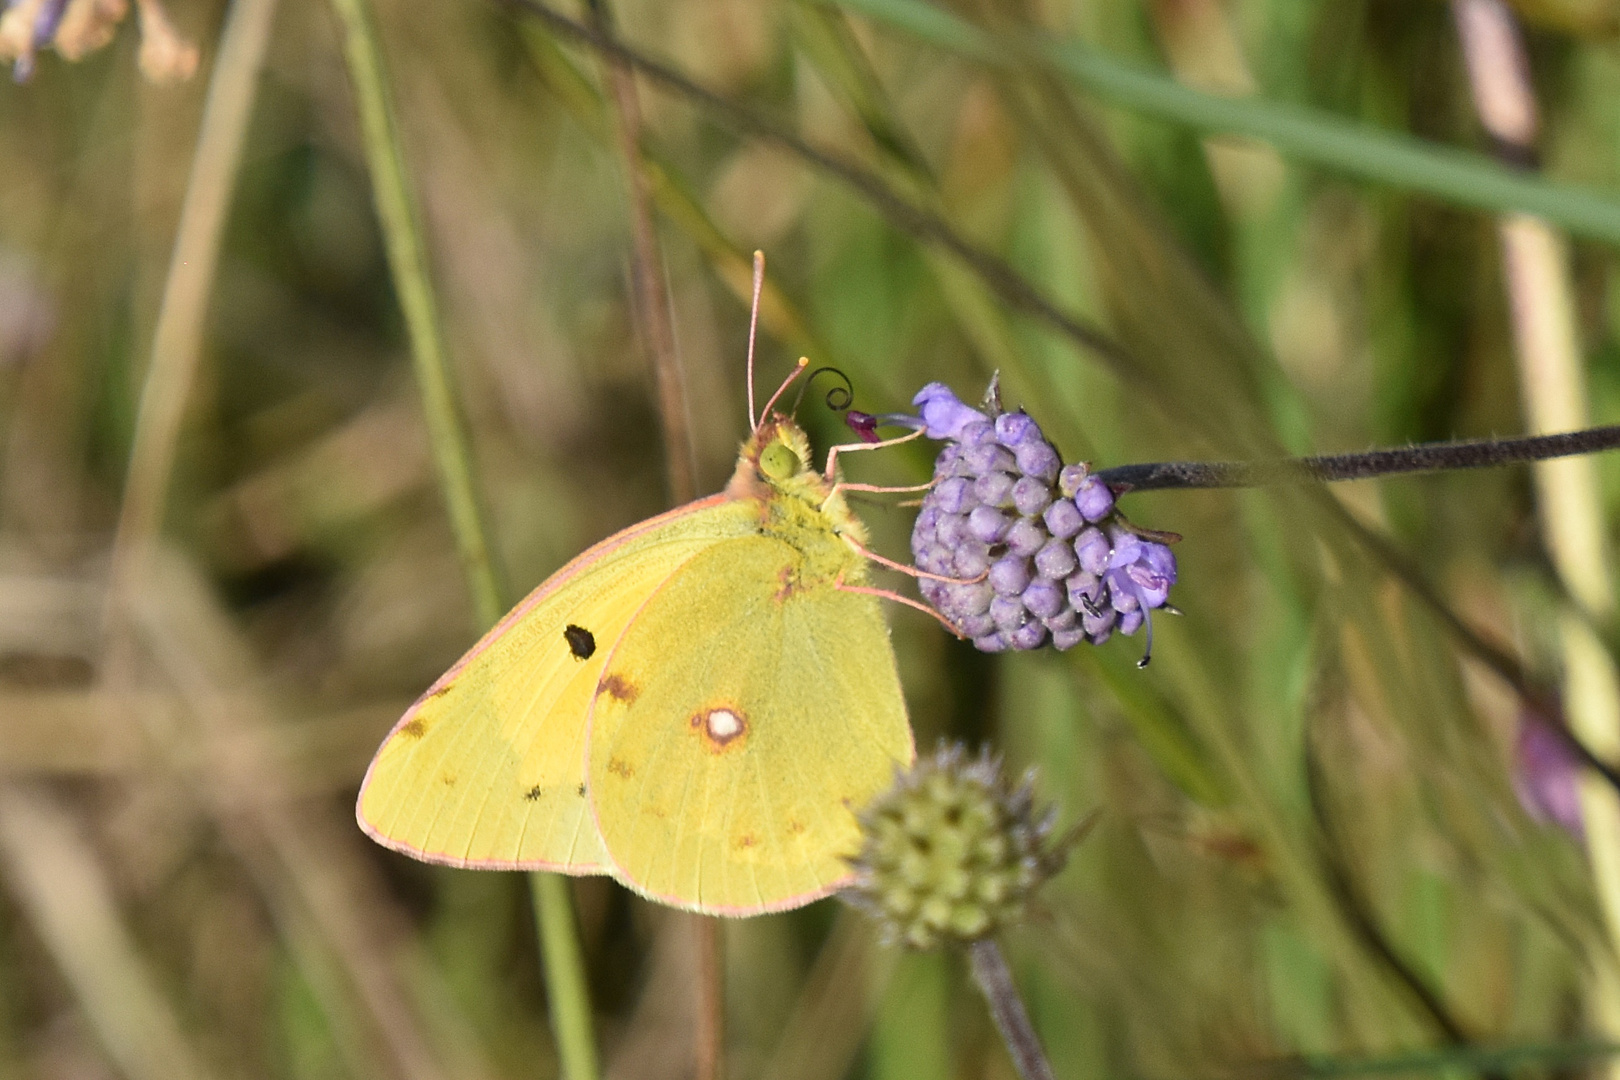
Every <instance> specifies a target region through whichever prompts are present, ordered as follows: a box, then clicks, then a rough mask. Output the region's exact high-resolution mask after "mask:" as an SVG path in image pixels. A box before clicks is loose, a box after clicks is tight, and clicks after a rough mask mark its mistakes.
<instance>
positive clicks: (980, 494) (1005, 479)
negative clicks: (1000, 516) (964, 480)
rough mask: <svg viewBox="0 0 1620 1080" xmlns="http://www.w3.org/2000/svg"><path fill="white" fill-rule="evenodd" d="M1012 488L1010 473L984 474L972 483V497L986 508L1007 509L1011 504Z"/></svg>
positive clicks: (1012, 482)
mask: <svg viewBox="0 0 1620 1080" xmlns="http://www.w3.org/2000/svg"><path fill="white" fill-rule="evenodd" d="M1013 487H1014V481H1013V478H1012V475H1011V474H1010V473H1004V472H992V473H985V474H984V475H983V476H981V477H979V478H978V479H977V480H975V481H973V497H974V498H976V499H978V500H979V501H980V502H981V503H983V504H984V505H986V506H1001V507H1007V506H1011V505H1012V504H1013V498H1012V492H1013Z"/></svg>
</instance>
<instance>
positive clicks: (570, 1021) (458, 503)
mask: <svg viewBox="0 0 1620 1080" xmlns="http://www.w3.org/2000/svg"><path fill="white" fill-rule="evenodd" d="M332 7H333V9H334V10H335V11H336V13H337V16H338V19H339V21H340V22H341V23H342V25H343V41H344V54H345V56H346V58H347V60H348V65H349V78H350V80H351V81H352V83H353V85H354V94H355V103H356V106H357V108H358V110H359V114H360V131H361V138H362V141H363V142H364V144H365V152H366V163H367V165H368V167H369V169H370V172H371V184H372V195H373V198H374V199H375V201H376V206H377V217H378V221H379V224H380V225H381V227H382V233H383V240H384V244H385V246H386V249H387V253H388V268H389V272H390V274H391V275H392V277H393V282H394V290H395V292H396V293H397V294H398V296H399V303H400V308H401V309H402V310H403V313H404V315H405V325H406V329H407V332H408V335H409V338H410V348H411V360H412V364H413V366H414V368H415V371H416V380H417V385H418V389H419V390H420V392H421V395H422V411H423V413H424V415H425V416H426V419H427V426H428V437H429V439H430V441H431V443H432V446H433V456H434V462H435V464H436V466H437V468H438V473H439V485H440V487H441V489H442V490H443V492H444V498H445V502H446V504H447V506H448V509H449V513H450V527H451V530H452V532H453V533H454V535H455V539H456V550H457V552H458V554H459V555H460V557H461V564H462V571H463V572H464V573H465V574H466V577H467V583H468V587H469V588H470V589H471V591H472V597H473V606H474V610H475V611H476V613H477V616H478V621H479V623H480V624H481V625H483V626H492V625H494V624H495V622H496V620H497V619H499V618H500V616H501V612H502V611H503V610H504V609H505V598H504V595H503V593H504V590H503V588H502V586H501V582H500V576H499V574H498V572H497V570H496V566H495V562H494V559H493V557H492V556H491V551H490V545H489V531H488V529H487V528H486V526H485V524H484V514H483V509H482V507H481V506H480V505H479V501H478V497H477V493H476V490H475V488H474V486H473V478H472V454H471V451H470V449H469V440H468V437H467V431H466V428H465V425H464V424H463V422H462V417H461V412H460V407H459V405H458V404H457V401H456V394H455V384H454V382H453V381H452V379H451V376H450V371H449V366H448V364H447V363H446V360H445V350H444V337H443V333H442V330H441V327H440V323H439V313H438V306H437V304H436V302H435V299H434V292H433V283H432V280H431V278H430V277H429V275H428V268H427V254H426V251H425V249H424V246H423V242H422V230H421V227H420V224H419V219H418V217H417V213H416V207H415V204H414V202H413V199H412V194H411V191H410V185H409V183H408V181H407V178H406V175H405V163H404V155H403V154H402V152H401V149H400V142H399V132H398V128H397V126H396V124H395V122H394V115H393V108H392V105H391V103H390V99H389V91H388V83H387V78H386V76H385V73H384V69H383V59H382V51H381V48H380V47H379V45H378V41H377V33H376V29H375V27H374V26H373V24H372V21H371V13H370V10H369V9H368V7H367V5H366V0H332ZM531 884H532V890H531V891H532V895H533V897H534V907H535V919H536V925H537V927H538V929H539V934H540V946H541V959H542V963H543V965H544V968H545V979H546V989H547V991H548V996H549V1000H550V1006H551V1023H552V1029H553V1031H554V1032H555V1034H556V1038H557V1053H558V1057H559V1058H560V1059H561V1062H562V1074H563V1076H565V1077H567V1078H568V1080H594V1078H595V1076H596V1072H597V1070H596V1046H595V1037H594V1035H593V1033H592V1030H591V1006H590V993H589V989H588V988H587V985H586V981H585V966H584V962H583V960H582V958H581V954H580V948H579V940H578V937H577V931H576V928H575V924H574V918H573V904H572V898H571V896H570V894H569V892H568V885H567V882H565V881H563V880H562V879H561V878H558V877H555V876H554V875H549V874H536V875H534V876H533V879H532V882H531Z"/></svg>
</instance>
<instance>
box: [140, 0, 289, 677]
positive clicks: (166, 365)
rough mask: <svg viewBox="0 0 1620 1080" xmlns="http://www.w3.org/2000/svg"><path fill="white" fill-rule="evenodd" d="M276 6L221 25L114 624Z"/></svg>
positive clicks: (188, 361) (165, 485)
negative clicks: (217, 51) (222, 26)
mask: <svg viewBox="0 0 1620 1080" xmlns="http://www.w3.org/2000/svg"><path fill="white" fill-rule="evenodd" d="M275 11H276V0H238V2H237V3H233V4H232V5H231V6H230V7H229V8H228V9H227V12H226V16H225V25H224V28H223V29H222V30H221V33H220V39H219V53H218V55H217V56H216V57H215V58H214V64H213V71H212V74H211V75H210V76H209V80H208V96H207V100H206V102H205V104H204V106H203V116H202V125H201V127H200V128H199V130H198V133H197V148H196V150H195V151H194V152H193V154H192V158H191V171H190V174H189V175H188V176H187V178H186V193H185V197H184V200H183V201H182V202H181V205H180V222H179V226H178V228H177V229H176V232H175V238H174V251H173V253H172V254H171V255H170V257H169V269H168V275H167V277H166V278H165V279H164V283H163V299H162V301H161V304H160V306H159V308H158V316H157V325H156V327H155V328H154V331H153V334H152V357H151V360H150V361H149V362H148V364H147V368H146V376H145V379H144V381H143V383H142V386H141V397H140V404H139V406H138V407H137V411H136V416H135V434H134V440H133V442H132V444H131V446H130V452H129V467H128V471H127V473H126V476H125V481H124V493H123V500H122V502H121V503H120V504H119V508H118V526H117V530H116V532H115V533H114V534H113V545H112V559H111V561H112V567H111V584H110V587H109V589H108V598H109V603H110V608H109V614H110V616H111V620H110V622H111V624H113V625H116V624H117V622H118V620H119V615H118V610H117V609H118V607H119V606H120V605H121V604H122V603H123V602H124V600H125V599H126V598H127V594H128V590H129V589H131V588H133V587H134V586H135V584H136V583H137V582H138V580H139V579H140V577H141V575H142V572H143V569H144V565H143V564H144V561H145V559H146V557H147V555H148V553H149V552H150V549H151V545H152V542H153V540H154V539H155V538H156V536H157V534H158V532H159V531H160V530H161V528H162V525H163V511H164V508H165V507H166V506H167V505H168V501H169V486H170V480H171V479H172V476H173V473H174V460H175V453H176V447H177V446H178V445H179V442H180V428H181V424H182V422H183V421H184V419H185V409H186V402H187V401H189V400H190V398H191V388H192V385H193V383H195V381H196V377H197V365H198V363H199V362H200V360H201V357H202V341H203V323H204V321H205V319H206V318H207V315H208V301H209V298H210V297H211V296H212V294H213V287H214V270H215V268H216V267H217V266H218V264H219V250H220V238H221V236H222V235H223V233H224V228H225V216H226V213H227V212H228V211H229V209H230V201H231V192H232V191H233V190H234V189H235V187H236V174H237V171H238V169H239V167H240V165H241V162H242V144H243V142H244V140H245V139H246V137H247V127H248V120H249V118H250V117H251V116H252V114H253V104H254V102H255V101H256V100H257V98H258V89H259V73H260V71H261V69H262V68H263V66H264V54H265V50H266V48H267V47H268V46H269V42H270V24H271V21H272V19H273V17H274V15H275ZM114 636H117V635H116V634H115V635H114ZM114 666H116V665H114Z"/></svg>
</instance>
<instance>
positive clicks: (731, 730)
mask: <svg viewBox="0 0 1620 1080" xmlns="http://www.w3.org/2000/svg"><path fill="white" fill-rule="evenodd" d="M688 723H689V724H690V726H691V728H692V730H693V731H695V732H697V733H698V734H699V735H700V736H702V738H703V741H704V743H705V745H707V747H708V748H709V750H710V751H711V752H713V753H719V752H720V751H722V750H724V749H726V748H727V747H728V746H731V745H732V744H734V743H736V742H737V741H738V740H739V739H741V738H742V737H743V736H745V735H747V734H748V719H747V716H746V715H745V714H744V713H743V711H742V710H741V709H739V708H737V707H736V706H734V705H715V706H713V707H712V708H708V709H703V710H701V711H699V712H697V713H695V714H693V716H692V719H691V720H690V721H688Z"/></svg>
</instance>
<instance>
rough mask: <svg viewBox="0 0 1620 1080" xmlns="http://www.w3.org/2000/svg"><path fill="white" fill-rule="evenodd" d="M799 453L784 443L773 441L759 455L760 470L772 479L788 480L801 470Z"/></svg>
mask: <svg viewBox="0 0 1620 1080" xmlns="http://www.w3.org/2000/svg"><path fill="white" fill-rule="evenodd" d="M800 468H802V466H801V465H800V463H799V455H798V454H795V453H794V452H793V451H792V450H789V449H788V448H787V446H786V444H784V443H779V442H775V443H771V445H769V446H767V447H766V448H765V449H764V450H763V451H761V452H760V455H759V471H760V472H762V473H764V474H765V475H766V476H768V477H770V478H771V479H772V480H786V479H787V478H788V477H790V476H793V475H794V474H795V473H797V472H798V471H799V469H800Z"/></svg>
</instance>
